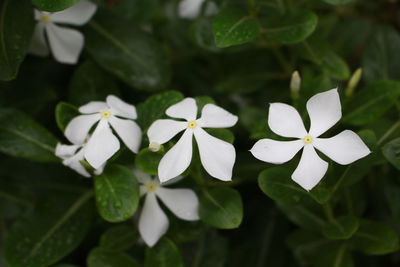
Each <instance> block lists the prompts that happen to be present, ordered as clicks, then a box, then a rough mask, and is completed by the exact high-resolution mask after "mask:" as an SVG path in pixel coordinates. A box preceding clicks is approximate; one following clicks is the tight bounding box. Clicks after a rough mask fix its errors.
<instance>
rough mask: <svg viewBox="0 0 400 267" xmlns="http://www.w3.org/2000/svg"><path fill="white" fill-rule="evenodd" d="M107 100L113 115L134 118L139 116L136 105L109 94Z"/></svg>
mask: <svg viewBox="0 0 400 267" xmlns="http://www.w3.org/2000/svg"><path fill="white" fill-rule="evenodd" d="M106 101H107V104H108V106H109V107H110V110H111V113H112V114H113V115H116V116H120V117H123V118H128V119H132V120H135V119H136V118H137V113H136V108H135V106H133V105H130V104H128V103H126V102H124V101H122V100H121V99H119V98H118V97H116V96H113V95H109V96H107V99H106Z"/></svg>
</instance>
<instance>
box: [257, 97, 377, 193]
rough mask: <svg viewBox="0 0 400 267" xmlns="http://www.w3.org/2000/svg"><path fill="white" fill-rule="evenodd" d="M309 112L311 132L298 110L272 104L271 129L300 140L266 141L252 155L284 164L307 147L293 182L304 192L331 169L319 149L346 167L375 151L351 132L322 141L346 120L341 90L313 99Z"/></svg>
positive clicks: (269, 118) (310, 102) (261, 142)
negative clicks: (340, 96) (331, 129)
mask: <svg viewBox="0 0 400 267" xmlns="http://www.w3.org/2000/svg"><path fill="white" fill-rule="evenodd" d="M307 111H308V114H309V116H310V121H311V126H310V130H309V131H308V132H307V131H306V129H305V127H304V124H303V122H302V120H301V117H300V114H299V113H298V112H297V110H296V109H294V108H293V107H292V106H289V105H287V104H283V103H273V104H271V105H270V107H269V116H268V125H269V127H270V128H271V130H272V131H273V132H274V133H276V134H278V135H280V136H284V137H293V138H298V140H294V141H275V140H271V139H262V140H259V141H258V142H257V143H256V144H255V145H254V146H253V148H252V149H251V153H252V154H253V156H254V157H256V158H257V159H259V160H262V161H266V162H269V163H273V164H282V163H285V162H287V161H289V160H290V159H292V158H293V157H294V156H295V155H296V154H297V152H298V151H299V150H300V149H302V148H304V149H303V154H302V156H301V159H300V162H299V165H298V166H297V168H296V170H295V171H294V172H293V174H292V179H293V180H294V181H295V182H296V183H298V184H299V185H300V186H302V187H303V188H304V189H306V190H311V189H312V188H313V187H314V186H316V185H317V184H318V182H319V181H320V180H321V179H322V177H323V176H324V175H325V173H326V171H327V169H328V163H327V162H326V161H324V160H322V159H321V158H320V157H319V156H318V154H317V152H316V151H315V148H316V149H318V150H319V151H321V152H322V153H324V154H325V155H326V156H328V157H329V158H331V159H332V160H333V161H335V162H337V163H339V164H342V165H346V164H350V163H352V162H354V161H356V160H358V159H360V158H363V157H365V156H367V155H368V154H369V153H370V152H371V151H370V150H369V149H368V147H367V146H366V145H365V144H364V143H363V141H362V140H361V138H360V137H359V136H358V135H357V134H356V133H354V132H353V131H350V130H345V131H343V132H341V133H339V134H338V135H336V136H334V137H332V138H318V137H319V136H320V135H321V134H323V133H324V132H326V131H327V130H328V129H330V128H331V127H332V126H333V125H335V124H336V123H337V122H338V121H339V120H340V118H341V117H342V109H341V105H340V98H339V94H338V92H337V89H332V90H329V91H326V92H323V93H319V94H316V95H314V96H313V97H311V98H310V99H309V100H308V102H307Z"/></svg>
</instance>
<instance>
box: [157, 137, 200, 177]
mask: <svg viewBox="0 0 400 267" xmlns="http://www.w3.org/2000/svg"><path fill="white" fill-rule="evenodd" d="M192 136H193V131H192V130H186V131H185V132H184V133H183V135H182V137H181V138H180V139H179V141H178V142H177V143H176V144H175V145H174V146H173V147H172V148H171V149H170V150H169V151H168V152H167V153H166V154H165V155H164V157H163V158H162V159H161V161H160V164H159V165H158V177H159V179H160V182H161V183H163V182H166V181H168V180H170V179H172V178H175V177H176V176H179V175H180V174H182V173H183V172H184V171H185V170H186V169H187V168H188V167H189V165H190V162H191V161H192V150H193V148H192V139H193V138H192Z"/></svg>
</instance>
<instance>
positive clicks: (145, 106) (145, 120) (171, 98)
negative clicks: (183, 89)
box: [136, 91, 183, 131]
mask: <svg viewBox="0 0 400 267" xmlns="http://www.w3.org/2000/svg"><path fill="white" fill-rule="evenodd" d="M182 99H183V95H182V93H180V92H177V91H168V92H164V93H160V94H156V95H153V96H151V97H149V98H147V99H146V101H145V102H143V103H140V104H139V105H137V113H138V118H137V120H136V122H137V123H138V124H139V125H140V127H141V128H142V130H143V131H146V130H147V128H148V127H149V126H150V125H151V124H152V123H153V122H154V121H156V120H158V119H161V118H163V117H164V116H165V111H166V110H167V108H169V107H170V106H172V105H173V104H176V103H178V102H179V101H181V100H182Z"/></svg>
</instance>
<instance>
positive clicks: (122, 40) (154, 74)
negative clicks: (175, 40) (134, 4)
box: [85, 12, 169, 90]
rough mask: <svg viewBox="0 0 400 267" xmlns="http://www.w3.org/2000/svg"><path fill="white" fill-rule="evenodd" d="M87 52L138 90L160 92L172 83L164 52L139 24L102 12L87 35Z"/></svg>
mask: <svg viewBox="0 0 400 267" xmlns="http://www.w3.org/2000/svg"><path fill="white" fill-rule="evenodd" d="M85 41H86V44H85V46H86V48H87V50H88V52H89V53H90V55H91V56H92V57H93V59H94V60H95V61H96V62H97V63H98V64H99V65H100V66H102V67H103V68H104V69H106V70H107V71H109V72H110V73H113V74H114V75H116V76H117V77H119V78H120V79H121V80H122V81H124V82H125V83H127V84H128V85H130V86H132V87H134V88H137V89H152V90H155V89H160V88H162V87H164V86H165V85H166V84H167V82H168V80H169V65H168V60H167V57H166V55H165V52H164V51H163V48H162V47H160V46H159V45H158V43H157V42H156V40H154V39H153V37H152V36H151V35H149V34H148V33H145V32H143V31H141V30H139V29H138V28H137V25H136V24H135V23H132V22H129V21H126V20H123V19H121V18H119V17H116V16H113V15H111V14H109V13H106V12H98V13H97V15H96V16H95V18H94V20H92V21H91V22H90V23H89V26H88V28H87V30H86V34H85Z"/></svg>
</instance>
